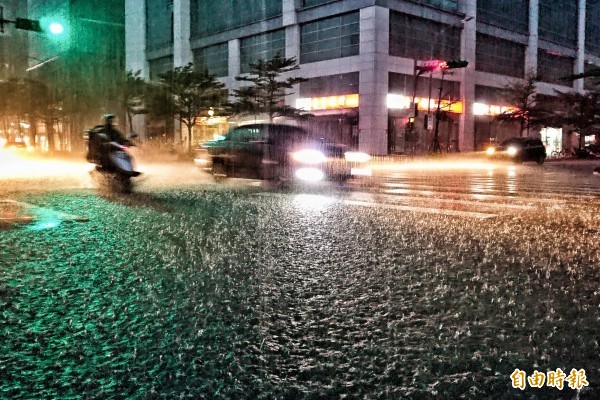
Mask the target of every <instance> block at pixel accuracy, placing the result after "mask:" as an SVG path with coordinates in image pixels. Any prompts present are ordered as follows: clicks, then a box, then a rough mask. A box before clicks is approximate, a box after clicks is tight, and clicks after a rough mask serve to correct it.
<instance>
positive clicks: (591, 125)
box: [553, 90, 600, 149]
mask: <svg viewBox="0 0 600 400" xmlns="http://www.w3.org/2000/svg"><path fill="white" fill-rule="evenodd" d="M556 93H557V94H558V98H559V100H560V102H561V103H562V104H563V106H564V109H562V110H555V111H554V113H553V124H554V125H557V126H564V125H569V126H571V127H573V128H574V129H575V130H576V131H577V132H578V133H579V148H580V149H581V148H583V146H584V144H585V143H584V138H585V136H586V135H588V134H593V133H595V132H597V131H598V129H600V91H598V90H594V91H589V92H587V93H577V92H558V91H557V92H556Z"/></svg>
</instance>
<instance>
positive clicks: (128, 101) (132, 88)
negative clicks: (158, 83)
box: [121, 70, 148, 131]
mask: <svg viewBox="0 0 600 400" xmlns="http://www.w3.org/2000/svg"><path fill="white" fill-rule="evenodd" d="M145 98H146V82H145V81H144V79H143V78H142V77H141V71H139V70H138V71H135V72H133V71H127V73H126V75H125V76H124V82H123V85H122V91H121V108H122V109H123V110H125V114H126V116H127V123H128V124H129V130H130V131H133V116H134V115H138V114H146V113H147V112H148V110H147V108H146V107H145V104H144V102H145Z"/></svg>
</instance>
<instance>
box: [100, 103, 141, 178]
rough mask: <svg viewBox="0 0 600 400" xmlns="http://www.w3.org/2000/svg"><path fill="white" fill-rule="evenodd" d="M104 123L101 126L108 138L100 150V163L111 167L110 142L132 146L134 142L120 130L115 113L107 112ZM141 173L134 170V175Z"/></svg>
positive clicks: (106, 167)
mask: <svg viewBox="0 0 600 400" xmlns="http://www.w3.org/2000/svg"><path fill="white" fill-rule="evenodd" d="M103 122H104V123H103V125H102V126H101V132H102V133H103V134H105V135H106V139H105V141H104V143H102V148H101V151H100V165H101V166H102V168H104V169H109V168H110V158H109V152H108V149H109V146H108V143H109V142H116V143H118V144H120V145H123V146H131V145H132V143H131V141H129V140H128V139H127V138H125V136H124V135H123V134H122V133H121V131H119V130H118V129H117V128H116V127H115V125H116V123H115V122H116V116H115V115H113V114H105V115H104V116H103ZM138 175H140V172H138V171H133V176H138Z"/></svg>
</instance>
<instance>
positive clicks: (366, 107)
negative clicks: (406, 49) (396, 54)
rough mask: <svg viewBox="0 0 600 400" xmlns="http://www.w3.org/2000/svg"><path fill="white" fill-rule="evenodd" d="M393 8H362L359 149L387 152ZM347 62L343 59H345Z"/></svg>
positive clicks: (370, 152) (371, 151)
mask: <svg viewBox="0 0 600 400" xmlns="http://www.w3.org/2000/svg"><path fill="white" fill-rule="evenodd" d="M389 19H390V12H389V9H387V8H384V7H379V6H372V7H367V8H363V9H361V10H360V57H359V59H360V61H359V65H360V81H359V86H360V88H359V96H360V98H359V122H358V147H359V150H361V151H364V152H367V153H369V154H373V155H384V154H387V152H388V148H387V128H388V110H387V102H386V99H387V93H388V54H389V41H390V33H389ZM342 62H343V60H342Z"/></svg>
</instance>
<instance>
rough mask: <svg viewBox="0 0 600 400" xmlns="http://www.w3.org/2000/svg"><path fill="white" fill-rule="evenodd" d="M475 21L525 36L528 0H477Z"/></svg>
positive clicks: (527, 28) (527, 24)
mask: <svg viewBox="0 0 600 400" xmlns="http://www.w3.org/2000/svg"><path fill="white" fill-rule="evenodd" d="M477 20H478V21H482V22H485V23H487V24H490V25H495V26H499V27H501V28H504V29H507V30H510V31H514V32H519V33H524V34H526V33H527V32H528V30H529V0H477Z"/></svg>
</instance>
